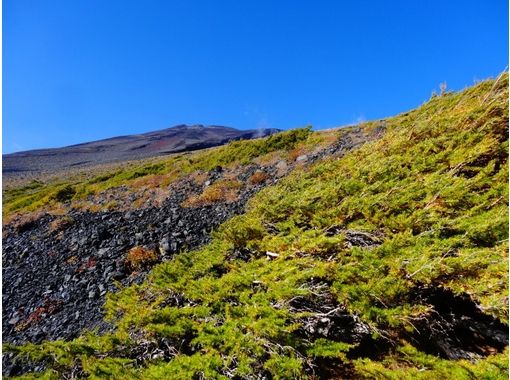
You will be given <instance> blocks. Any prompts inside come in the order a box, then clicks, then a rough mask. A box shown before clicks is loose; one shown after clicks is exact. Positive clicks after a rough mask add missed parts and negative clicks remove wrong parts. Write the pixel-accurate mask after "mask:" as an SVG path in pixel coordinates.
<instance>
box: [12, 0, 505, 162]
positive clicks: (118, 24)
mask: <svg viewBox="0 0 510 380" xmlns="http://www.w3.org/2000/svg"><path fill="white" fill-rule="evenodd" d="M3 49H4V50H3V152H4V153H8V152H14V151H19V150H27V149H35V148H42V147H57V146H63V145H70V144H75V143H80V142H84V141H90V140H97V139H101V138H106V137H111V136H117V135H123V134H132V133H141V132H145V131H150V130H156V129H161V128H166V127H169V126H172V125H176V124H182V123H187V124H195V123H200V124H206V125H207V124H219V125H227V126H233V127H236V128H241V129H249V128H257V127H274V128H281V129H289V128H295V127H299V126H303V125H307V124H312V125H313V126H314V127H315V128H317V129H322V128H329V127H334V126H340V125H344V124H350V123H354V122H356V121H359V120H364V119H377V118H381V117H385V116H391V115H393V114H396V113H399V112H402V111H405V110H407V109H410V108H413V107H416V106H418V105H419V104H421V103H423V102H424V101H426V100H427V99H428V98H429V97H430V95H431V92H432V91H433V90H435V89H437V88H438V85H439V83H440V82H443V81H446V82H447V84H448V87H449V88H451V89H461V88H464V87H465V86H468V85H471V84H473V82H474V81H475V80H479V79H484V78H487V77H489V76H493V77H494V76H497V75H498V74H499V73H500V72H501V71H503V70H504V69H505V67H506V66H507V64H508V2H507V0H477V1H470V0H463V1H452V0H448V1H445V0H438V1H425V0H424V1H409V0H406V1H382V0H381V1H357V0H352V1H318V0H317V1H299V0H294V1H260V0H256V1H239V0H232V1H220V0H218V1H185V0H181V1H170V0H166V1H155V0H150V1H144V0H138V1H130V0H121V1H114V0H107V1H105V0H72V1H70V0H51V1H50V0H40V1H27V0H4V1H3Z"/></svg>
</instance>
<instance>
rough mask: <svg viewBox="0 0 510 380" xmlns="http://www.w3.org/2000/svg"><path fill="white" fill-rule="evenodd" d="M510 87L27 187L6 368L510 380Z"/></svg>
mask: <svg viewBox="0 0 510 380" xmlns="http://www.w3.org/2000/svg"><path fill="white" fill-rule="evenodd" d="M508 94H509V88H508V73H506V72H505V73H503V74H501V75H500V76H499V77H498V78H496V79H494V80H492V79H491V80H487V81H483V82H479V83H477V84H476V85H474V86H473V87H470V88H467V89H465V90H463V91H459V92H443V93H441V94H440V95H438V96H432V97H431V98H430V99H429V100H428V101H427V102H425V103H424V104H423V105H422V106H420V107H418V108H416V109H413V110H410V111H408V112H404V113H402V114H399V115H396V116H393V117H389V118H385V119H383V120H374V121H369V122H363V123H361V124H359V125H355V126H351V127H346V128H338V129H334V130H328V131H312V130H311V129H310V128H303V129H295V130H289V131H285V132H281V133H277V134H274V135H271V136H269V137H266V138H261V139H252V140H242V141H234V142H231V143H229V144H226V145H223V146H219V147H215V148H211V149H206V150H197V151H194V152H191V153H189V154H186V155H171V156H166V157H157V158H154V159H151V160H150V162H148V160H141V161H135V162H130V164H129V165H125V166H119V167H116V168H115V169H113V170H112V169H111V168H103V169H104V170H102V171H101V172H99V171H98V170H96V168H90V173H89V175H88V176H81V175H80V176H73V175H70V174H71V173H63V174H62V175H60V176H59V177H58V178H46V179H40V180H37V181H29V180H27V181H25V182H23V183H22V182H19V183H18V182H13V183H12V184H11V185H10V187H8V188H4V191H3V213H4V220H3V222H4V224H3V231H2V232H3V240H2V249H3V252H2V265H3V266H2V273H3V277H2V281H3V283H2V285H3V300H2V301H3V303H2V306H3V310H2V311H3V313H2V331H3V335H2V339H3V341H4V343H5V344H4V346H3V355H4V356H3V367H2V371H3V372H4V374H5V375H8V376H18V375H20V376H21V377H20V378H24V379H33V378H47V379H53V378H55V379H57V378H64V379H65V378H94V379H103V378H112V379H422V380H428V379H461V380H462V379H466V380H468V379H507V378H508V372H509V361H508V354H509V352H508V342H509V331H508V317H509V313H508V289H509V258H508V249H509V241H508V237H509V230H508V227H509V221H508V220H509V218H508V211H509V207H508V199H509V182H508V177H509V176H508V174H509V172H508V133H509V131H508V128H509V103H508ZM16 378H18V377H16Z"/></svg>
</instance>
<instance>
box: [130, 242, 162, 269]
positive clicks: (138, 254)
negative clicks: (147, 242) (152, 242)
mask: <svg viewBox="0 0 510 380" xmlns="http://www.w3.org/2000/svg"><path fill="white" fill-rule="evenodd" d="M158 262H159V256H158V254H157V253H156V251H154V250H152V249H148V248H145V247H140V246H136V247H133V248H131V249H130V250H129V252H128V254H127V256H126V266H127V267H128V268H129V269H131V270H140V269H142V268H144V267H148V266H151V265H154V264H156V263H158Z"/></svg>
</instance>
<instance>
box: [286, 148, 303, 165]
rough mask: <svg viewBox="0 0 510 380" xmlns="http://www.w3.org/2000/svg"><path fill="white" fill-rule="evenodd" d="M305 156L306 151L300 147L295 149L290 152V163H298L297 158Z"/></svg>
mask: <svg viewBox="0 0 510 380" xmlns="http://www.w3.org/2000/svg"><path fill="white" fill-rule="evenodd" d="M303 154H305V149H304V148H302V147H300V148H294V149H292V150H291V151H290V152H289V156H288V157H289V161H291V162H292V161H296V158H298V157H299V156H301V155H303Z"/></svg>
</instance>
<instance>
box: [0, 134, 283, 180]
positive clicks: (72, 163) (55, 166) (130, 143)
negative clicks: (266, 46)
mask: <svg viewBox="0 0 510 380" xmlns="http://www.w3.org/2000/svg"><path fill="white" fill-rule="evenodd" d="M275 132H278V130H277V129H272V128H266V129H257V130H238V129H235V128H230V127H223V126H215V125H213V126H203V125H191V126H188V125H178V126H175V127H171V128H166V129H162V130H159V131H154V132H148V133H142V134H138V135H128V136H119V137H113V138H109V139H104V140H98V141H93V142H87V143H83V144H78V145H71V146H67V147H63V148H54V149H38V150H30V151H25V152H17V153H12V154H5V155H3V164H2V165H3V176H4V178H9V177H16V176H32V175H36V174H37V175H40V174H42V173H52V172H55V171H62V170H66V169H76V168H84V167H91V166H94V165H98V164H106V163H112V162H122V161H126V160H135V159H141V158H147V157H154V156H161V155H166V154H171V153H177V152H184V151H192V150H197V149H203V148H208V147H213V146H218V145H222V144H225V143H227V142H228V141H232V140H242V139H252V138H258V137H264V136H269V135H271V134H273V133H275Z"/></svg>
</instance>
